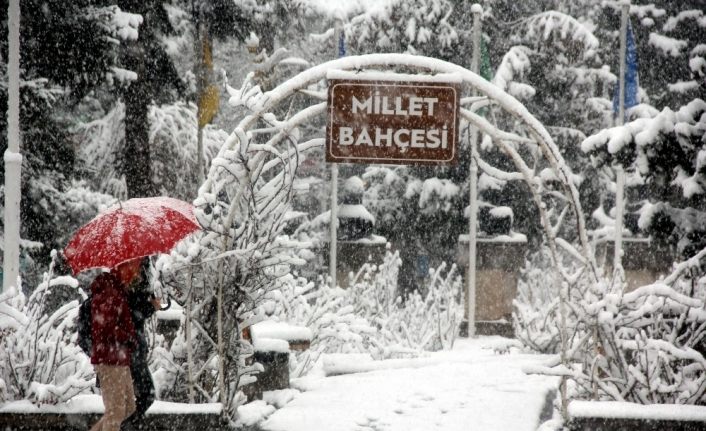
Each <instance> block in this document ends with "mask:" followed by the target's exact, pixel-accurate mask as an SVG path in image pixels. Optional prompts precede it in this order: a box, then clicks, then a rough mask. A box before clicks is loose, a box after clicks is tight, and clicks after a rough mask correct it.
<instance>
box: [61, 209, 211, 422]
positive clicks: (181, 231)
mask: <svg viewBox="0 0 706 431" xmlns="http://www.w3.org/2000/svg"><path fill="white" fill-rule="evenodd" d="M199 229H200V226H199V223H198V220H197V219H196V216H195V214H194V207H193V206H192V205H191V204H189V203H187V202H183V201H180V200H178V199H173V198H169V197H163V196H162V197H153V198H134V199H130V200H128V201H125V202H120V203H118V204H117V205H114V206H113V207H111V208H108V209H107V210H106V211H103V212H102V213H101V214H98V215H97V216H96V217H95V218H93V220H91V221H90V222H88V223H86V224H85V225H83V226H82V227H81V228H79V230H78V231H76V233H75V234H74V235H73V236H72V237H71V239H70V240H69V242H68V244H67V245H66V247H65V248H64V252H63V254H64V257H65V258H66V263H67V264H68V265H69V266H70V267H71V270H72V272H73V273H74V274H78V273H79V272H81V271H84V270H87V269H91V268H113V269H112V270H110V272H108V273H103V274H101V275H99V276H98V277H96V280H94V282H93V284H92V285H91V291H92V296H93V299H92V300H91V325H92V329H91V336H92V339H93V340H92V341H93V347H92V350H91V362H92V363H93V364H95V365H96V374H97V377H98V380H100V382H101V386H102V388H103V398H104V403H105V405H106V415H105V416H104V417H103V418H102V419H101V420H100V421H99V422H98V423H97V424H96V425H95V426H94V428H92V431H99V430H111V431H112V430H117V429H119V427H120V422H121V421H122V420H123V419H125V418H126V417H127V416H129V415H131V414H132V413H133V412H134V411H135V410H136V405H135V397H134V389H133V385H132V378H127V377H130V376H131V374H130V369H129V367H130V365H131V364H132V354H133V351H134V350H136V348H137V347H138V346H137V338H136V337H137V333H136V331H135V326H134V322H133V319H132V316H130V314H131V312H130V308H129V306H128V300H127V296H126V289H127V288H128V286H129V284H130V283H131V282H132V281H133V279H134V278H135V276H136V275H137V274H138V272H139V270H140V262H141V261H142V259H143V258H144V257H145V256H150V255H153V254H157V253H168V252H169V251H170V250H171V249H172V248H173V247H174V246H175V245H176V243H177V242H179V241H181V240H182V239H184V238H185V237H186V236H188V235H190V234H191V233H193V232H195V231H197V230H199ZM96 295H98V296H100V298H99V300H98V301H96ZM111 301H112V302H111ZM96 304H98V305H96ZM153 307H154V305H153ZM136 320H137V319H136ZM142 322H143V323H142V326H144V319H142ZM111 328H112V330H113V334H111V332H110V331H111ZM145 346H146V341H145ZM104 350H105V352H104ZM144 357H145V361H144V362H145V363H146V351H145V356H144ZM103 365H106V366H105V367H104V366H103ZM108 367H118V368H120V369H119V370H113V368H108ZM143 371H144V369H143ZM126 372H127V373H128V374H127V376H125V373H126ZM147 373H149V370H147ZM115 376H119V377H120V378H119V382H116V378H115ZM106 378H107V379H109V380H110V381H109V382H107V386H106V381H104V380H105V379H106ZM149 382H150V386H153V383H152V379H151V376H149ZM128 386H129V391H128V389H127V387H128ZM148 393H149V394H152V395H151V397H152V398H151V399H152V400H153V399H154V391H153V390H148ZM149 394H148V395H149ZM146 400H148V401H147V402H146V403H145V404H146V405H147V407H149V404H151V402H152V401H149V398H146ZM147 407H145V408H144V410H146V409H147ZM142 413H143V414H144V412H142Z"/></svg>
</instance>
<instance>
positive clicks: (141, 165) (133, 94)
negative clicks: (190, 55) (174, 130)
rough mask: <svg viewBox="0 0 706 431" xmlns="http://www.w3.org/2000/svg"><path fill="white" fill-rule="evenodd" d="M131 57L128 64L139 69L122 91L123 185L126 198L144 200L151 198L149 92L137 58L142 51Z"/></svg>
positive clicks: (141, 61)
mask: <svg viewBox="0 0 706 431" xmlns="http://www.w3.org/2000/svg"><path fill="white" fill-rule="evenodd" d="M136 51H138V52H136V53H131V57H132V58H131V60H133V61H135V63H137V65H138V67H135V68H131V69H132V70H133V71H135V72H137V76H138V77H137V80H136V81H133V82H131V83H130V86H129V87H128V88H127V90H126V91H125V152H124V154H123V161H124V165H123V166H124V170H123V172H124V173H125V181H126V183H127V194H128V197H129V198H135V197H146V196H150V195H151V194H152V188H153V187H152V171H151V162H150V142H149V127H150V124H149V118H148V113H149V102H150V99H149V91H148V83H147V82H146V81H145V78H144V73H140V72H142V71H144V67H139V66H143V65H144V61H143V60H144V59H142V58H139V57H138V56H140V55H141V53H142V52H144V51H143V50H136Z"/></svg>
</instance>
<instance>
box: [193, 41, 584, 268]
mask: <svg viewBox="0 0 706 431" xmlns="http://www.w3.org/2000/svg"><path fill="white" fill-rule="evenodd" d="M391 66H406V67H410V68H415V69H419V70H425V71H428V72H431V73H453V74H457V75H458V76H460V78H461V79H462V81H463V83H464V84H468V85H470V86H471V87H472V88H474V89H475V90H477V91H478V92H480V93H481V94H483V95H485V96H486V97H488V98H489V99H492V100H493V101H494V102H495V103H497V104H498V105H499V106H500V107H501V108H502V109H503V110H505V111H506V112H508V113H510V114H511V115H512V116H514V117H515V118H518V119H520V120H521V121H522V122H523V123H524V124H525V125H526V126H527V127H528V128H529V131H530V134H531V135H532V136H533V138H534V139H535V141H536V142H537V144H538V145H539V146H540V148H541V149H542V152H543V153H544V156H545V157H546V159H547V160H548V161H549V163H550V164H551V166H552V168H553V169H554V171H555V172H556V173H557V175H558V177H559V178H560V179H561V181H562V184H563V185H564V187H565V190H566V194H567V196H568V197H569V200H570V202H571V204H572V206H573V207H574V213H575V214H576V224H577V227H578V231H579V240H580V242H581V246H582V251H583V254H584V257H585V258H586V261H587V262H588V263H589V266H590V267H591V273H592V275H593V276H594V278H595V279H597V270H596V264H595V259H594V258H593V254H592V253H591V252H590V246H589V241H588V237H587V235H586V223H585V218H584V215H583V211H582V208H581V203H580V201H579V193H578V190H577V189H576V186H575V185H574V184H573V183H572V182H571V180H570V179H571V177H572V172H571V170H570V168H569V167H568V165H567V164H566V162H565V160H564V158H563V156H562V155H561V153H560V151H559V148H558V147H557V146H556V144H555V143H554V140H553V139H552V137H551V136H550V135H549V132H548V131H547V130H546V128H545V127H544V126H543V125H542V123H541V122H540V121H539V120H537V119H536V118H535V117H534V116H533V115H532V114H531V113H530V112H529V111H528V110H527V108H526V107H525V106H524V105H523V104H522V103H520V102H519V101H518V100H517V99H515V98H514V97H513V96H511V95H510V94H508V93H506V92H505V91H503V90H501V89H500V88H498V87H496V86H495V85H494V84H492V83H490V82H488V81H486V80H485V79H484V78H483V77H481V76H480V75H477V74H475V73H473V72H472V71H470V70H468V69H466V68H464V67H461V66H459V65H457V64H453V63H449V62H447V61H444V60H439V59H436V58H431V57H423V56H417V55H410V54H367V55H360V56H351V57H343V58H339V59H335V60H331V61H328V62H325V63H321V64H319V65H317V66H314V67H312V68H309V69H307V70H305V71H302V72H300V73H299V74H298V75H295V76H294V77H292V78H290V79H289V80H287V81H285V82H283V83H282V84H280V85H278V86H277V87H276V88H274V89H273V90H271V91H268V92H267V93H264V94H263V95H262V96H261V101H260V103H259V107H258V108H257V109H256V110H254V112H253V113H252V114H250V115H248V116H246V117H245V118H243V120H241V122H240V123H239V124H238V126H237V128H236V131H238V130H240V131H241V132H242V131H247V130H249V129H250V128H251V127H252V125H253V124H254V122H255V121H256V120H257V119H258V118H259V117H261V116H262V115H263V114H265V113H267V112H270V111H271V110H272V109H273V108H274V107H275V106H277V105H278V104H279V103H280V102H282V101H283V100H284V99H286V98H287V97H289V96H291V95H292V94H295V93H296V92H297V91H299V90H303V89H306V88H307V87H309V86H310V85H311V84H314V83H316V82H319V81H321V80H322V79H325V78H326V75H327V73H328V72H329V71H330V70H361V69H367V68H375V67H391ZM467 119H468V118H467ZM469 120H470V119H469ZM470 121H471V122H473V121H472V120H470ZM236 141H238V137H237V133H233V134H231V136H229V138H228V139H227V141H226V145H224V148H222V149H221V151H223V150H225V149H226V148H227V149H232V148H233V146H234V144H235V142H236ZM209 177H210V175H209ZM208 182H210V181H209V179H207V183H208ZM204 185H206V184H204Z"/></svg>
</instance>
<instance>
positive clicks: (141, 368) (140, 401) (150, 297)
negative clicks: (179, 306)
mask: <svg viewBox="0 0 706 431" xmlns="http://www.w3.org/2000/svg"><path fill="white" fill-rule="evenodd" d="M149 265H150V260H149V258H147V257H146V258H144V259H142V264H141V265H140V277H139V278H138V279H136V280H135V282H134V283H133V286H132V289H130V292H129V293H128V297H127V300H128V303H129V305H130V311H131V313H132V321H133V323H134V324H135V332H136V334H137V348H136V349H135V350H134V351H133V353H132V363H131V366H130V373H131V375H132V384H133V389H134V391H135V398H136V407H137V408H136V409H135V411H134V412H133V413H132V415H130V416H129V417H128V418H127V419H125V420H124V421H123V425H122V426H121V428H120V429H121V430H123V431H130V430H139V429H144V428H145V413H146V412H147V409H149V408H150V406H151V405H152V403H153V402H154V400H155V390H154V381H153V380H152V374H151V373H150V369H149V365H148V361H147V356H148V354H149V344H148V342H147V337H146V336H145V322H146V321H147V320H148V319H149V318H150V317H152V315H154V313H155V312H156V311H157V310H160V309H161V301H160V299H159V298H156V297H155V296H154V294H153V293H152V292H151V291H150V282H149V274H150V271H149ZM167 308H168V307H167Z"/></svg>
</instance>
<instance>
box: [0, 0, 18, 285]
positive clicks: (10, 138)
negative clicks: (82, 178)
mask: <svg viewBox="0 0 706 431" xmlns="http://www.w3.org/2000/svg"><path fill="white" fill-rule="evenodd" d="M7 17H8V26H9V31H8V35H7V41H8V50H9V52H8V62H7V75H8V84H7V150H5V155H4V159H5V243H4V244H3V251H4V254H3V283H2V285H3V291H4V292H7V291H8V290H9V289H10V287H11V286H18V285H19V283H18V277H19V275H20V186H21V173H22V154H20V1H19V0H10V3H9V5H8V10H7Z"/></svg>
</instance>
